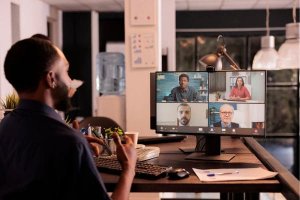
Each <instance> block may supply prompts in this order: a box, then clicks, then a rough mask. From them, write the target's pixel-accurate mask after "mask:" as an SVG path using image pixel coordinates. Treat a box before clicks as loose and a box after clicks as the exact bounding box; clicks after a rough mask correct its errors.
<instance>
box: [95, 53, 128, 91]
mask: <svg viewBox="0 0 300 200" xmlns="http://www.w3.org/2000/svg"><path fill="white" fill-rule="evenodd" d="M96 84H97V90H98V92H99V94H103V95H113V94H114V95H122V94H124V92H125V63H124V55H123V54H122V53H112V52H100V53H98V55H97V80H96Z"/></svg>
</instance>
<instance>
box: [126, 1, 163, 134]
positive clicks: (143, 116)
mask: <svg viewBox="0 0 300 200" xmlns="http://www.w3.org/2000/svg"><path fill="white" fill-rule="evenodd" d="M131 2H132V0H130V1H125V66H126V129H127V130H129V131H139V132H140V134H141V135H149V134H154V130H150V72H154V71H157V70H161V35H160V34H161V26H160V23H161V22H160V19H161V18H160V3H161V1H159V0H149V2H148V3H151V2H152V3H155V8H154V12H155V14H153V17H155V19H156V20H155V24H153V25H139V26H137V25H132V23H131V22H130V17H131V15H133V13H132V12H131V10H130V3H131ZM135 2H137V1H135ZM143 2H144V1H143ZM149 32H150V33H153V34H154V36H155V42H154V43H155V44H154V48H155V49H156V53H155V61H156V66H148V67H147V66H143V67H140V68H134V67H133V66H132V64H131V63H132V62H131V44H130V41H131V40H130V36H131V34H133V33H149Z"/></svg>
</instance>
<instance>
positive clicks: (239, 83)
mask: <svg viewBox="0 0 300 200" xmlns="http://www.w3.org/2000/svg"><path fill="white" fill-rule="evenodd" d="M229 98H230V99H232V100H250V99H251V96H250V93H249V91H248V89H247V88H246V87H245V86H244V80H243V78H242V77H240V76H239V77H237V78H236V81H235V86H234V87H233V88H232V90H231V92H230V94H229Z"/></svg>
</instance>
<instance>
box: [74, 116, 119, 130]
mask: <svg viewBox="0 0 300 200" xmlns="http://www.w3.org/2000/svg"><path fill="white" fill-rule="evenodd" d="M89 124H90V125H91V126H101V129H102V131H104V129H107V128H118V127H119V128H120V129H122V127H121V126H120V125H119V124H118V123H117V122H115V121H114V120H113V119H110V118H108V117H86V118H84V119H83V120H82V121H81V122H80V123H79V128H86V127H87V126H88V125H89ZM122 130H123V129H122Z"/></svg>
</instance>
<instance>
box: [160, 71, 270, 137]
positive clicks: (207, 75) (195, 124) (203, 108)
mask: <svg viewBox="0 0 300 200" xmlns="http://www.w3.org/2000/svg"><path fill="white" fill-rule="evenodd" d="M182 74H185V75H183V77H184V78H181V79H183V81H182V82H185V83H182V84H186V85H188V86H189V87H191V88H192V89H188V90H189V92H190V93H193V92H192V91H194V94H193V95H191V94H189V92H187V91H185V92H183V93H182V92H181V90H182V89H181V88H180V81H179V76H180V75H182ZM186 75H187V76H188V79H189V81H187V76H186ZM155 78H156V81H155V82H156V97H155V99H156V132H157V133H170V134H171V133H176V134H180V133H181V134H193V135H198V134H199V135H202V134H211V135H241V136H264V135H265V130H266V128H265V124H266V122H265V107H266V106H265V102H266V71H263V70H259V71H216V72H199V71H197V72H156V75H155ZM237 79H238V81H237ZM184 80H185V81H184ZM237 82H241V83H240V84H241V85H242V87H243V88H238V83H237ZM237 89H239V90H238V91H237ZM172 91H173V95H172V94H171V93H172ZM239 92H241V93H239ZM181 93H182V94H181ZM195 94H196V95H195ZM235 95H241V98H239V97H237V96H235ZM243 95H244V96H245V97H244V96H243ZM177 98H178V100H177ZM237 98H239V99H237ZM245 98H246V99H245ZM247 98H248V99H247ZM189 110H190V113H188V114H186V113H185V112H188V111H189ZM220 110H222V111H220ZM180 113H181V114H180ZM182 113H185V114H182ZM226 124H227V126H226ZM228 124H230V125H228Z"/></svg>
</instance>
